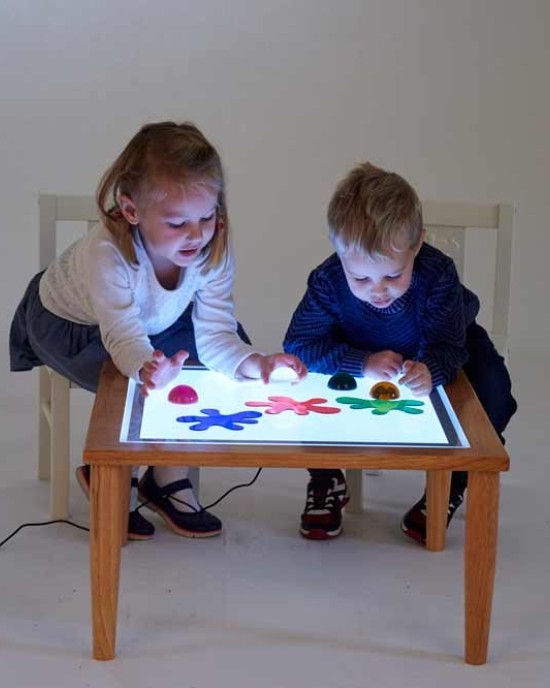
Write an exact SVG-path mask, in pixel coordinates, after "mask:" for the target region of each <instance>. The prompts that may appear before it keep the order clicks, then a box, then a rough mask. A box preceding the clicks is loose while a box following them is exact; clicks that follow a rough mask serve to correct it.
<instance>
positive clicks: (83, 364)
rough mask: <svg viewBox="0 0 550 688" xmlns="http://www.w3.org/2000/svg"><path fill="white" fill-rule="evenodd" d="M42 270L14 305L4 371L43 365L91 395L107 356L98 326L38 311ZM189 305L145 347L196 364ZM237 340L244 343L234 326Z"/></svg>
mask: <svg viewBox="0 0 550 688" xmlns="http://www.w3.org/2000/svg"><path fill="white" fill-rule="evenodd" d="M42 274H43V273H42V272H40V273H38V274H37V275H35V276H34V277H33V278H32V280H31V281H30V282H29V285H28V287H27V289H26V291H25V294H24V296H23V298H22V299H21V303H20V304H19V306H18V307H17V310H16V312H15V315H14V317H13V321H12V324H11V328H10V368H11V370H13V371H17V370H31V369H32V368H34V367H36V366H41V365H47V366H49V367H50V368H52V369H53V370H56V371H57V372H58V373H60V374H61V375H63V376H65V377H66V378H68V379H69V380H71V381H72V382H74V383H76V384H77V385H78V386H79V387H82V388H84V389H87V390H89V391H90V392H95V391H96V390H97V385H98V383H99V375H100V372H101V366H102V365H103V363H104V362H105V361H106V360H107V359H109V358H110V356H109V353H108V352H107V350H106V349H105V347H104V346H103V342H102V341H101V335H100V332H99V326H98V325H80V324H78V323H75V322H71V321H70V320H65V318H59V317H58V316H57V315H54V314H53V313H51V312H50V311H49V310H48V309H47V308H45V307H44V305H43V304H42V301H41V300H40V295H39V293H38V285H39V283H40V279H41V277H42ZM192 310H193V304H192V303H191V304H189V306H188V307H187V308H186V309H185V311H184V312H183V313H182V314H181V315H180V317H179V318H178V319H177V320H176V321H175V322H174V323H173V324H172V325H170V327H168V328H167V329H166V330H164V331H163V332H161V333H160V334H157V335H151V336H150V337H149V339H150V341H151V346H153V348H154V349H158V350H159V351H162V352H163V353H164V354H165V355H166V356H173V355H174V354H175V353H176V352H177V351H179V350H180V349H185V350H186V351H188V352H189V358H190V359H191V360H198V354H197V346H196V343H195V332H194V328H193V320H192V317H191V314H192ZM237 332H238V334H239V336H240V337H241V339H242V340H243V341H244V342H246V343H247V344H250V340H249V339H248V337H247V335H246V333H245V332H244V330H243V328H242V327H241V325H240V324H239V326H238V330H237Z"/></svg>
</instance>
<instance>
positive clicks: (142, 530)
mask: <svg viewBox="0 0 550 688" xmlns="http://www.w3.org/2000/svg"><path fill="white" fill-rule="evenodd" d="M76 480H77V482H78V484H79V485H80V487H81V488H82V492H84V494H85V495H86V497H88V499H89V497H90V466H89V465H84V466H77V469H76ZM132 487H137V479H136V478H132ZM154 534H155V526H154V525H153V524H152V523H151V521H148V520H147V519H146V518H145V516H142V515H141V514H140V513H139V511H138V510H137V509H135V510H134V511H130V513H129V514H128V540H150V539H151V538H152V537H153V535H154Z"/></svg>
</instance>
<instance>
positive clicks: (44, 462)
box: [38, 366, 51, 480]
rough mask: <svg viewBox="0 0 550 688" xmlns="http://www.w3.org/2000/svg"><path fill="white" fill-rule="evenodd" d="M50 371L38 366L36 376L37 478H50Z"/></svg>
mask: <svg viewBox="0 0 550 688" xmlns="http://www.w3.org/2000/svg"><path fill="white" fill-rule="evenodd" d="M50 409H51V394H50V373H49V371H48V369H47V368H46V366H40V368H39V378H38V480H49V479H50V461H51V454H50V433H51V425H50V424H51V414H50Z"/></svg>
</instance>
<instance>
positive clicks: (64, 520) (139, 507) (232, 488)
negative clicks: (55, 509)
mask: <svg viewBox="0 0 550 688" xmlns="http://www.w3.org/2000/svg"><path fill="white" fill-rule="evenodd" d="M261 472H262V469H261V468H258V470H257V471H256V475H255V476H254V477H253V478H252V480H251V481H250V482H248V483H239V484H238V485H233V487H230V488H229V490H227V491H226V492H224V493H223V494H222V496H221V497H218V499H216V500H215V501H213V502H212V503H211V504H207V506H202V505H201V508H200V511H206V510H207V509H211V508H212V507H214V506H216V505H217V504H219V503H220V502H221V501H223V500H224V499H225V498H226V497H227V496H228V495H229V494H231V492H233V491H234V490H238V489H239V488H241V487H250V486H251V485H254V483H255V482H256V480H257V479H258V477H259V475H260V473H261ZM167 496H170V495H167ZM170 499H173V500H174V501H176V502H180V504H185V505H186V506H188V507H189V508H190V509H193V510H194V511H196V509H194V507H193V506H192V505H191V504H187V502H184V501H183V500H181V499H178V498H177V497H170ZM149 501H150V500H149ZM149 501H147V502H143V503H142V504H140V505H139V506H138V507H137V509H136V511H138V510H139V509H142V508H143V507H144V506H147V504H149ZM198 513H200V512H198ZM53 523H66V524H67V525H69V526H73V527H74V528H78V529H79V530H85V531H86V532H89V530H90V529H89V528H87V527H86V526H81V525H79V524H78V523H73V521H69V520H67V519H65V518H58V519H54V520H52V521H42V522H41V523H22V524H21V525H20V526H19V527H18V528H16V529H15V530H14V531H13V532H12V533H10V534H9V535H8V537H7V538H5V539H4V540H2V542H0V548H1V547H3V546H4V545H5V544H6V542H9V540H11V539H12V538H13V537H15V536H16V535H17V533H18V532H19V531H20V530H23V528H30V527H35V526H50V525H52V524H53Z"/></svg>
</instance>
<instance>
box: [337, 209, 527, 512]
mask: <svg viewBox="0 0 550 688" xmlns="http://www.w3.org/2000/svg"><path fill="white" fill-rule="evenodd" d="M422 211H423V219H424V227H425V228H426V234H427V236H426V241H427V242H428V243H430V244H432V245H433V246H436V247H437V248H439V249H440V250H441V251H443V252H444V253H446V254H447V255H449V256H450V257H451V258H452V259H453V260H454V262H455V265H456V268H457V271H458V274H459V276H460V279H461V281H462V282H463V283H464V284H465V285H466V286H469V287H470V288H471V289H472V290H473V291H474V292H475V293H476V294H477V295H478V296H479V297H480V300H481V304H482V306H481V312H480V317H479V318H478V321H479V322H480V324H481V325H483V326H484V327H485V328H486V329H487V331H488V332H489V334H490V336H491V339H492V340H493V342H494V344H495V347H496V348H497V350H498V351H499V353H500V354H501V355H502V356H504V358H505V359H508V316H509V310H510V278H511V271H512V243H513V234H514V220H515V208H514V206H513V205H510V204H507V203H498V204H479V203H453V202H443V201H424V202H423V203H422ZM346 480H347V482H348V486H349V490H350V501H349V503H348V506H347V509H348V511H350V512H355V513H356V512H359V511H361V508H362V504H363V475H362V471H359V470H347V471H346Z"/></svg>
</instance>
